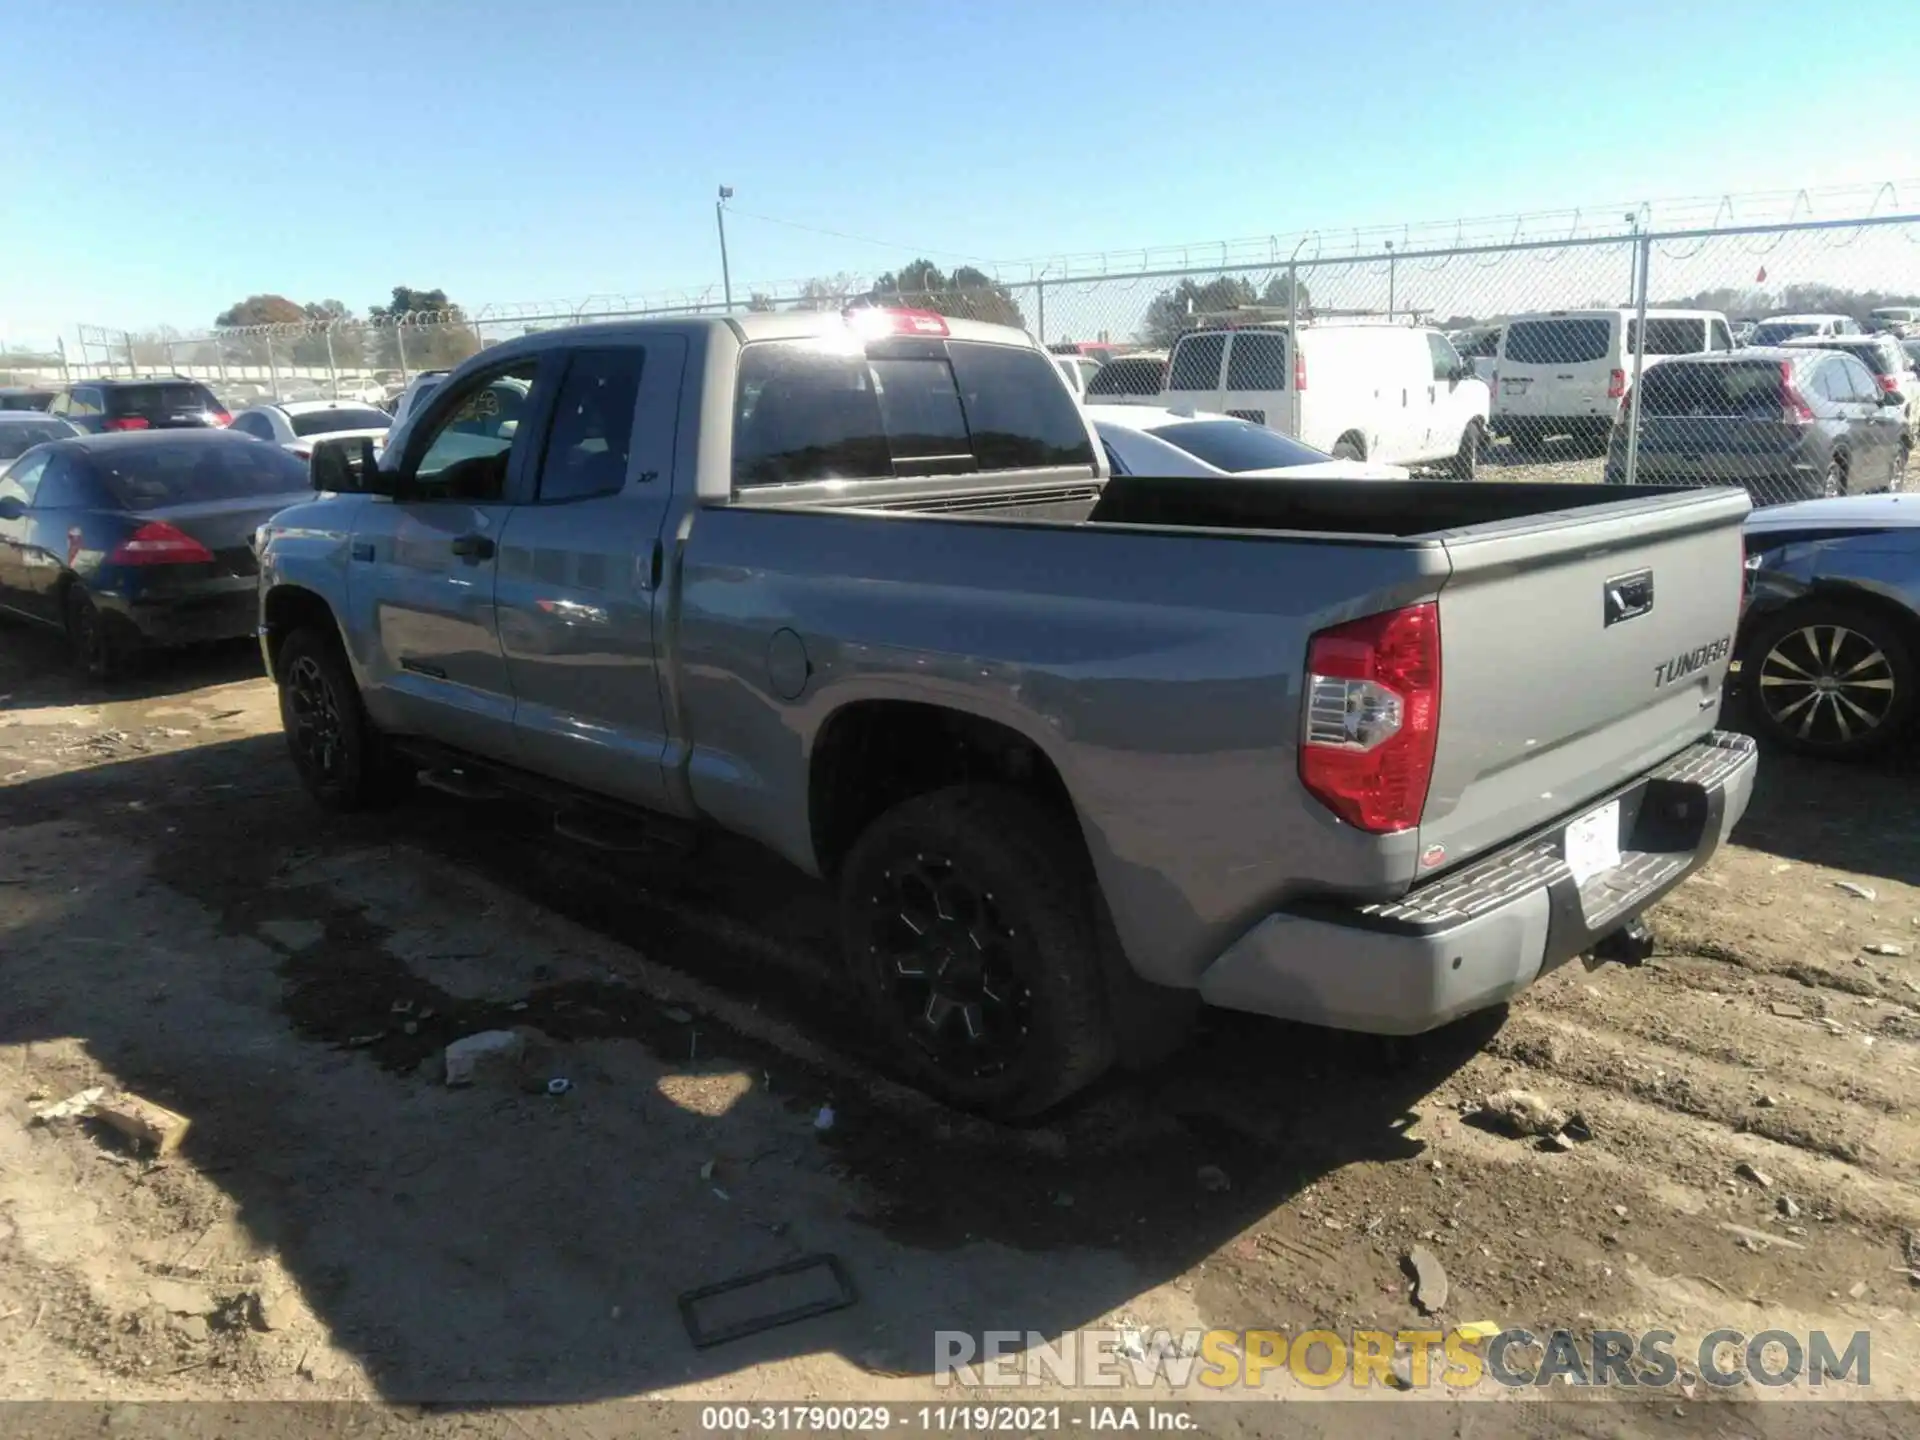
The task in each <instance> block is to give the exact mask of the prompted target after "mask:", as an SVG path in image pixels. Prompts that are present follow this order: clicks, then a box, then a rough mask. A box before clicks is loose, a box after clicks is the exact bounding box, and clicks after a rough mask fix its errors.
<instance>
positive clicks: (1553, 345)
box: [1504, 316, 1613, 365]
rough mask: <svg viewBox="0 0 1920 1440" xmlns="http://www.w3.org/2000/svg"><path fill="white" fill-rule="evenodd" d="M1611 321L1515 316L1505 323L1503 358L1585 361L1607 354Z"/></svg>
mask: <svg viewBox="0 0 1920 1440" xmlns="http://www.w3.org/2000/svg"><path fill="white" fill-rule="evenodd" d="M1612 339H1613V327H1612V325H1611V323H1610V322H1609V321H1607V320H1605V319H1603V318H1600V317H1598V316H1582V317H1579V318H1572V317H1551V318H1547V319H1541V320H1516V321H1514V322H1513V323H1512V324H1511V325H1509V326H1507V332H1506V338H1505V342H1504V351H1505V359H1506V360H1507V361H1508V362H1509V363H1511V364H1515V365H1586V364H1591V363H1592V362H1593V361H1595V360H1604V359H1606V358H1607V351H1608V349H1609V348H1610V346H1611V342H1612Z"/></svg>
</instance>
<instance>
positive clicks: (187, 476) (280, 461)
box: [90, 440, 308, 510]
mask: <svg viewBox="0 0 1920 1440" xmlns="http://www.w3.org/2000/svg"><path fill="white" fill-rule="evenodd" d="M90 458H91V460H92V464H93V470H94V473H95V474H97V475H98V476H99V477H100V479H101V481H102V483H103V484H105V486H106V488H107V491H108V493H109V494H110V495H112V497H113V499H114V501H115V503H117V504H119V505H123V506H125V507H126V508H127V509H129V510H150V509H155V508H157V507H159V506H162V505H185V504H192V503H194V502H197V501H202V500H245V499H250V498H252V497H254V496H259V495H287V494H291V493H292V492H294V491H296V490H305V489H307V488H308V480H307V466H306V462H305V461H302V460H297V459H295V458H294V457H293V456H292V455H290V454H288V453H287V452H286V451H284V450H282V449H280V448H279V446H277V445H258V444H251V443H245V442H241V441H238V440H236V441H235V442H233V443H232V444H224V443H223V444H215V445H177V444H176V445H166V444H161V445H140V446H132V445H129V446H116V447H114V448H113V449H112V450H96V451H94V452H93V454H92V455H91V457H90Z"/></svg>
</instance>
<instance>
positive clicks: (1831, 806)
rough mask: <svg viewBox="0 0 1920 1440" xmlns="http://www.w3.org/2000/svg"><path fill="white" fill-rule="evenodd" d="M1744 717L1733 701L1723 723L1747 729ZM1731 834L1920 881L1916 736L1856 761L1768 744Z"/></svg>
mask: <svg viewBox="0 0 1920 1440" xmlns="http://www.w3.org/2000/svg"><path fill="white" fill-rule="evenodd" d="M1742 721H1743V715H1742V712H1741V709H1740V706H1739V703H1738V702H1737V701H1731V702H1729V704H1728V707H1727V711H1726V714H1725V716H1724V718H1723V720H1722V724H1723V725H1725V726H1726V727H1727V728H1729V729H1744V728H1745V726H1744V725H1743V723H1742ZM1899 817H1905V823H1904V824H1902V823H1900V819H1899ZM1890 822H1891V823H1890ZM1733 838H1734V840H1735V841H1737V842H1738V843H1740V844H1742V845H1746V846H1750V847H1751V848H1753V849H1755V850H1764V851H1766V852H1767V853H1768V854H1770V855H1777V856H1779V857H1780V858H1781V859H1783V860H1795V861H1799V862H1801V863H1803V864H1808V865H1824V866H1827V867H1829V868H1831V869H1835V870H1845V871H1848V872H1850V873H1853V874H1857V875H1872V876H1878V877H1880V878H1881V879H1885V880H1897V881H1899V882H1900V883H1901V884H1903V885H1915V886H1920V763H1916V757H1915V755H1914V753H1913V750H1912V748H1911V742H1908V748H1907V749H1905V750H1894V751H1890V752H1888V753H1887V754H1885V755H1881V756H1877V757H1874V758H1873V759H1870V760H1864V761H1857V762H1842V761H1836V760H1816V759H1811V758H1808V757H1806V756H1802V755H1794V754H1791V753H1790V752H1788V751H1785V750H1781V749H1779V748H1777V747H1771V746H1766V745H1764V744H1763V746H1762V749H1761V754H1760V774H1759V778H1758V780H1757V781H1756V782H1755V784H1754V790H1753V801H1752V803H1751V804H1750V805H1749V806H1748V807H1747V813H1746V816H1745V818H1744V819H1742V820H1741V822H1740V824H1739V825H1738V826H1737V827H1736V828H1735V829H1734V832H1733Z"/></svg>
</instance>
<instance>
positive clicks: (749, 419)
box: [733, 339, 1094, 488]
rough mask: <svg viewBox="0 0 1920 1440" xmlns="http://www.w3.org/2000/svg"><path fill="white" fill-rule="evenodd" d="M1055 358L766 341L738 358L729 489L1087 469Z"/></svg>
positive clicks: (1086, 453)
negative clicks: (1071, 468)
mask: <svg viewBox="0 0 1920 1440" xmlns="http://www.w3.org/2000/svg"><path fill="white" fill-rule="evenodd" d="M1052 369H1053V362H1052V357H1050V356H1047V355H1044V354H1042V353H1040V352H1039V351H1037V350H1028V349H1025V348H1023V347H1020V346H1013V345H996V344H991V343H986V342H980V341H968V340H945V341H937V340H923V339H905V340H890V341H878V342H875V343H874V344H872V345H869V346H867V347H866V348H865V350H864V351H852V352H849V351H848V350H847V349H846V348H845V347H844V346H843V345H839V344H837V343H834V342H831V341H829V342H822V341H818V340H771V341H759V342H756V343H754V344H751V345H748V346H747V347H746V348H745V349H744V350H743V351H741V354H740V373H739V382H738V388H737V390H736V394H735V401H734V427H733V483H734V485H735V486H736V487H740V488H748V487H758V486H765V485H794V484H804V483H808V482H813V481H823V480H865V479H884V478H888V477H893V476H908V475H914V476H928V475H957V474H971V473H974V472H976V471H986V470H1038V469H1048V468H1053V467H1059V466H1085V467H1087V468H1089V469H1091V468H1093V465H1094V456H1093V442H1092V440H1091V438H1090V437H1089V436H1088V434H1087V427H1086V423H1085V421H1084V420H1083V419H1082V418H1081V413H1080V409H1079V407H1078V406H1077V405H1076V404H1075V403H1074V399H1073V396H1072V395H1071V394H1069V393H1068V391H1067V389H1066V387H1065V386H1063V385H1062V384H1061V383H1060V381H1059V379H1058V377H1057V376H1056V375H1055V374H1053V373H1052Z"/></svg>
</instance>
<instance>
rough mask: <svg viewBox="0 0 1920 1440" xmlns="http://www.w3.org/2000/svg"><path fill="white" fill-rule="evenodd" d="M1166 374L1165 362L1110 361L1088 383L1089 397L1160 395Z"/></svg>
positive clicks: (1141, 360)
mask: <svg viewBox="0 0 1920 1440" xmlns="http://www.w3.org/2000/svg"><path fill="white" fill-rule="evenodd" d="M1166 373H1167V362H1166V361H1164V360H1146V359H1139V358H1124V359H1120V360H1109V361H1108V362H1107V363H1106V364H1104V365H1102V366H1101V367H1100V369H1099V371H1098V373H1096V374H1095V375H1094V377H1093V378H1092V379H1091V380H1089V381H1088V382H1087V395H1088V396H1089V397H1092V396H1095V395H1158V394H1159V393H1160V382H1161V380H1162V379H1163V378H1165V376H1166Z"/></svg>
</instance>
